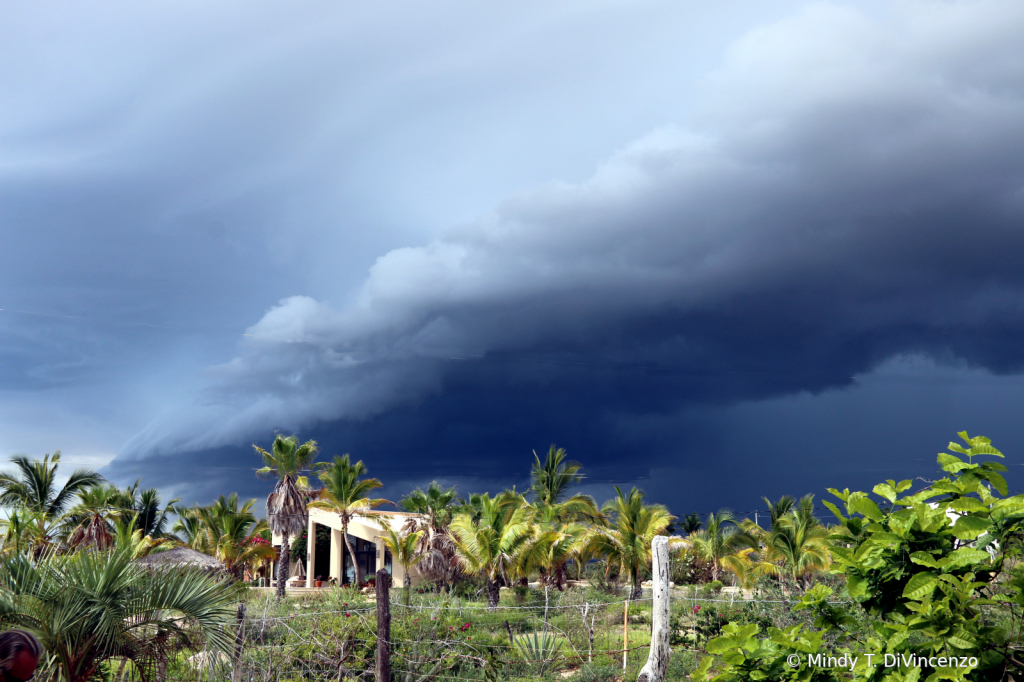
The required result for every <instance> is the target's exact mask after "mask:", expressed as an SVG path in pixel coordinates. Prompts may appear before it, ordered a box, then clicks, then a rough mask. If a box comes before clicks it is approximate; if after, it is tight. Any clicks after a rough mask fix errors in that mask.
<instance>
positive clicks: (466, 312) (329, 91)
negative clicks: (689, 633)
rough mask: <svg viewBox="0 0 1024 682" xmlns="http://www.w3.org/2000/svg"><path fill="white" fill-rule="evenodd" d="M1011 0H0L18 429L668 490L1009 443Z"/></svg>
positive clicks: (141, 455) (1021, 278) (843, 479)
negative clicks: (292, 440)
mask: <svg viewBox="0 0 1024 682" xmlns="http://www.w3.org/2000/svg"><path fill="white" fill-rule="evenodd" d="M1022 34H1024V6H1022V5H1020V3H1016V2H998V1H972V2H953V1H949V2H893V3H884V2H878V3H841V2H831V3H830V2H823V3H803V2H778V3H760V2H734V3H697V2H661V1H653V0H652V1H646V2H636V1H635V0H632V1H629V2H626V1H622V2H575V3H574V2H567V3H549V2H516V3H474V2H468V1H462V2H455V1H453V2H436V3H389V2H381V3H306V4H304V5H302V6H294V5H292V6H285V5H280V4H279V5H273V4H269V3H262V4H254V3H241V2H238V3H230V2H225V3H217V4H215V5H213V6H211V5H210V3H190V2H175V3H169V2H167V3H162V2H154V3H145V4H139V3H112V2H110V3H98V4H95V3H94V4H89V5H81V6H75V7H67V6H63V5H58V4H54V3H47V2H39V3H29V4H25V3H20V4H19V3H6V4H0V235H2V237H3V239H2V242H0V308H2V309H3V310H2V311H0V453H3V454H13V453H16V452H17V453H26V454H30V455H41V454H42V453H44V452H48V451H51V450H53V449H55V448H60V449H62V450H63V452H64V453H65V457H66V458H67V460H68V461H69V462H71V463H75V464H90V465H94V466H104V467H105V468H104V469H103V471H104V473H105V474H106V475H108V476H109V477H110V478H112V479H114V480H117V481H119V482H126V481H130V480H134V479H135V478H136V477H139V476H141V477H142V478H143V481H144V483H146V484H149V485H156V486H159V487H160V488H161V489H162V490H164V491H165V492H166V493H167V494H168V495H171V494H175V495H180V496H183V497H184V498H186V500H187V501H192V500H198V501H207V500H208V499H209V498H211V497H213V496H215V495H216V494H219V493H222V492H228V491H231V490H237V491H239V492H241V493H242V494H243V495H253V496H256V495H262V494H264V493H265V492H266V487H267V484H266V483H265V482H260V481H257V480H256V479H255V478H254V476H253V474H252V472H253V469H254V468H255V467H256V462H255V460H254V458H253V455H252V450H251V444H252V443H253V442H258V443H261V444H264V445H266V444H268V443H269V441H270V440H271V439H272V437H273V434H274V433H275V431H281V432H285V433H298V434H299V435H300V436H301V437H302V438H315V439H317V440H318V441H320V442H321V443H322V445H323V446H324V455H325V456H332V455H334V454H341V453H343V452H350V453H351V454H352V455H353V456H355V457H356V458H361V459H363V460H365V461H366V462H367V464H368V465H369V467H370V471H371V474H374V475H377V476H379V477H380V478H382V479H383V480H384V481H385V482H386V483H387V484H388V485H387V488H386V491H385V492H386V493H387V494H388V495H390V496H392V497H397V496H400V495H401V494H402V493H404V492H405V491H406V490H408V489H409V488H410V487H411V486H413V485H417V484H421V483H425V482H427V481H429V480H430V479H432V478H438V479H442V480H444V481H446V482H449V483H458V484H459V485H460V488H461V489H462V490H464V491H469V490H476V489H487V488H489V489H492V490H493V489H494V488H497V487H502V486H505V485H512V484H518V485H520V486H521V485H522V484H523V482H524V478H525V475H526V472H527V469H528V466H529V462H530V460H531V458H532V455H531V450H532V449H537V450H538V451H540V450H542V449H546V447H547V446H548V445H549V444H550V443H552V442H554V443H557V444H559V445H563V446H565V447H566V448H567V449H568V450H569V452H570V455H571V456H573V457H574V458H576V459H579V460H580V461H582V462H583V463H584V465H585V466H586V470H587V472H588V476H589V477H588V479H587V489H588V490H590V491H592V492H594V493H595V494H596V495H597V496H598V497H601V498H603V497H606V496H607V495H608V493H609V491H610V486H611V484H613V483H618V484H623V485H634V484H636V485H640V486H641V487H643V488H645V489H646V490H647V492H648V493H649V494H650V496H651V497H652V498H654V499H657V500H658V501H662V502H665V503H667V504H669V505H670V507H671V508H672V509H673V511H675V512H677V513H685V512H688V511H691V510H698V511H710V510H714V509H717V508H718V507H721V506H731V507H733V508H737V509H739V510H741V511H745V510H748V509H753V508H754V507H755V506H757V505H758V503H759V500H760V497H761V496H762V495H767V496H770V497H777V496H779V495H781V494H784V493H789V494H803V493H805V492H814V493H816V494H818V495H819V496H820V495H821V494H822V493H823V492H824V489H825V488H826V487H830V486H838V487H847V486H849V487H851V488H855V487H861V488H863V487H870V486H871V485H872V484H873V483H874V482H876V481H878V480H882V479H886V478H903V477H913V476H925V477H927V476H929V475H931V474H932V473H933V471H934V455H935V453H936V452H937V451H938V450H940V449H942V447H943V446H944V445H945V443H946V442H947V441H948V440H950V439H951V438H952V437H954V435H955V432H956V431H958V430H961V429H966V430H968V431H970V432H971V433H972V434H974V433H982V434H985V435H989V436H991V437H992V438H993V439H994V441H995V444H996V445H997V446H999V447H1002V448H1003V449H1004V451H1006V452H1007V453H1008V455H1009V456H1010V457H1009V461H1008V463H1009V464H1010V465H1011V475H1010V479H1011V484H1012V485H1016V487H1024V475H1018V474H1017V472H1018V471H1019V466H1020V464H1021V463H1024V459H1021V458H1020V455H1019V453H1021V452H1024V426H1022V425H1021V419H1020V415H1019V412H1020V410H1019V405H1021V404H1022V398H1024V380H1022V377H1021V372H1022V370H1024V344H1022V341H1024V48H1022V47H1021V45H1020V40H1019V37H1020V35H1022Z"/></svg>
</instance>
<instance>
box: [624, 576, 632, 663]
mask: <svg viewBox="0 0 1024 682" xmlns="http://www.w3.org/2000/svg"><path fill="white" fill-rule="evenodd" d="M630 594H632V593H631V592H630V593H627V594H626V601H624V602H622V672H626V652H627V651H629V596H630Z"/></svg>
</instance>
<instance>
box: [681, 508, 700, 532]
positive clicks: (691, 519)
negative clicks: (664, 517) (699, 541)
mask: <svg viewBox="0 0 1024 682" xmlns="http://www.w3.org/2000/svg"><path fill="white" fill-rule="evenodd" d="M703 527H704V522H703V521H701V520H700V514H698V513H697V512H693V513H691V514H687V515H686V518H684V519H683V522H682V523H681V524H679V530H681V531H683V532H684V533H686V534H687V535H690V534H692V533H696V532H697V531H699V530H700V529H701V528H703Z"/></svg>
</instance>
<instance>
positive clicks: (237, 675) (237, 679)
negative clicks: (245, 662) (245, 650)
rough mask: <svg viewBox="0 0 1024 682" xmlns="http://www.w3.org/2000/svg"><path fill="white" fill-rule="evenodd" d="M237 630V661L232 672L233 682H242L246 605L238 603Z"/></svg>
mask: <svg viewBox="0 0 1024 682" xmlns="http://www.w3.org/2000/svg"><path fill="white" fill-rule="evenodd" d="M236 620H237V621H238V622H237V624H236V625H237V627H236V629H235V660H234V661H233V662H234V668H232V670H231V682H242V644H243V642H244V641H245V603H244V602H238V615H237V617H236Z"/></svg>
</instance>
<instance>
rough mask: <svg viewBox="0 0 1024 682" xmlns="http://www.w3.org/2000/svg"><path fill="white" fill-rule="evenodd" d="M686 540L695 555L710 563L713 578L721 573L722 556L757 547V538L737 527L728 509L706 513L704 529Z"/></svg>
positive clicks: (715, 578)
mask: <svg viewBox="0 0 1024 682" xmlns="http://www.w3.org/2000/svg"><path fill="white" fill-rule="evenodd" d="M687 540H689V541H690V543H691V544H692V545H693V548H694V551H696V553H697V556H699V557H700V558H701V559H703V560H704V561H707V562H709V563H710V564H711V577H712V579H713V580H718V578H719V576H720V575H721V573H722V559H723V558H724V557H726V556H729V555H730V554H735V553H736V552H738V551H739V550H741V549H743V548H745V547H751V548H754V549H756V548H757V540H756V539H755V538H754V537H753V536H752V535H750V534H749V533H747V532H746V531H744V530H742V529H741V528H740V527H739V525H738V524H737V523H736V517H735V516H733V513H732V512H731V511H729V510H728V509H722V510H719V512H718V513H717V514H708V520H707V523H706V524H704V529H703V530H699V531H697V532H696V533H692V534H691V535H689V536H688V537H687Z"/></svg>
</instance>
